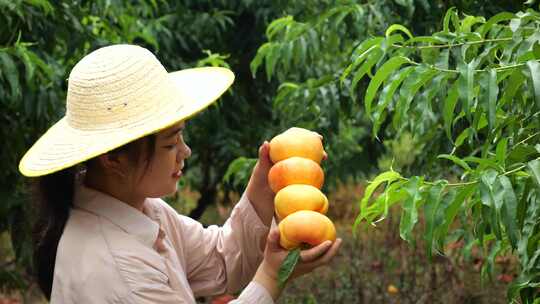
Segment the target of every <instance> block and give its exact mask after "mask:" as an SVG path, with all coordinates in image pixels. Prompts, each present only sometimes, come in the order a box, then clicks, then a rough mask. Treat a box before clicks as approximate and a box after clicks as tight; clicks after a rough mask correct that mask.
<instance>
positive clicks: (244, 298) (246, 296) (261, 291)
mask: <svg viewBox="0 0 540 304" xmlns="http://www.w3.org/2000/svg"><path fill="white" fill-rule="evenodd" d="M229 303H230V304H243V303H257V304H274V300H273V299H272V297H271V296H270V293H268V291H267V290H266V288H264V287H263V286H262V285H260V284H259V283H257V282H254V281H251V283H249V285H248V286H247V287H246V288H245V289H244V291H242V293H241V294H240V295H239V296H238V298H237V299H236V300H233V301H230V302H229Z"/></svg>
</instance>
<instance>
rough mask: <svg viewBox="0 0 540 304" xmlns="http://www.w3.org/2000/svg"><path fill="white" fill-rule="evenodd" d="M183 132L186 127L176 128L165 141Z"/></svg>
mask: <svg viewBox="0 0 540 304" xmlns="http://www.w3.org/2000/svg"><path fill="white" fill-rule="evenodd" d="M183 130H184V127H179V128H176V129H174V130H172V131H171V133H169V135H167V136H166V137H165V139H169V138H171V137H173V136H175V135H176V134H178V132H180V131H183Z"/></svg>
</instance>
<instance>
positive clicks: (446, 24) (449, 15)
mask: <svg viewBox="0 0 540 304" xmlns="http://www.w3.org/2000/svg"><path fill="white" fill-rule="evenodd" d="M456 18H457V11H456V8H455V7H451V8H450V9H449V10H448V11H446V14H445V15H444V20H443V32H445V33H449V32H450V21H451V20H452V19H456ZM456 30H457V28H456Z"/></svg>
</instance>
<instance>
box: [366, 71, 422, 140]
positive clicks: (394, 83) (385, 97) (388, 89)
mask: <svg viewBox="0 0 540 304" xmlns="http://www.w3.org/2000/svg"><path fill="white" fill-rule="evenodd" d="M413 71H414V68H413V67H410V66H409V67H405V68H403V69H401V70H399V71H398V72H396V73H395V76H394V77H392V78H391V79H390V81H389V82H390V83H389V84H387V85H386V86H385V87H384V88H383V90H382V92H381V94H380V97H379V103H378V105H377V110H376V113H375V115H374V118H375V119H376V120H375V125H374V126H373V137H376V136H377V133H378V132H379V128H380V126H381V124H382V122H383V116H382V112H383V111H384V110H385V109H386V108H387V107H388V105H389V104H390V101H392V98H393V97H394V93H395V92H396V90H397V88H398V87H399V86H400V85H401V83H402V82H403V81H404V80H405V79H407V77H409V75H410V74H411V73H412V72H413ZM381 99H382V102H381V101H380V100H381Z"/></svg>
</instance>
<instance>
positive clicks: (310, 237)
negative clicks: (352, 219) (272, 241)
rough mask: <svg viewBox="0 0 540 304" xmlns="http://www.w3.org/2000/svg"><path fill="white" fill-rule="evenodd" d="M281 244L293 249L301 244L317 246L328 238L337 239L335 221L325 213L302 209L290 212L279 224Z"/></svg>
mask: <svg viewBox="0 0 540 304" xmlns="http://www.w3.org/2000/svg"><path fill="white" fill-rule="evenodd" d="M278 228H279V235H280V239H279V243H280V245H281V246H282V247H283V248H285V249H287V250H291V249H294V248H297V247H300V246H301V245H311V246H316V245H319V244H321V243H322V242H324V241H326V240H330V241H335V240H336V228H335V227H334V223H332V221H331V220H330V219H329V218H328V217H326V215H324V214H320V213H319V212H315V211H311V210H301V211H297V212H295V213H292V214H290V215H289V216H287V217H286V218H284V219H283V220H282V221H281V222H280V223H279V225H278Z"/></svg>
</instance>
